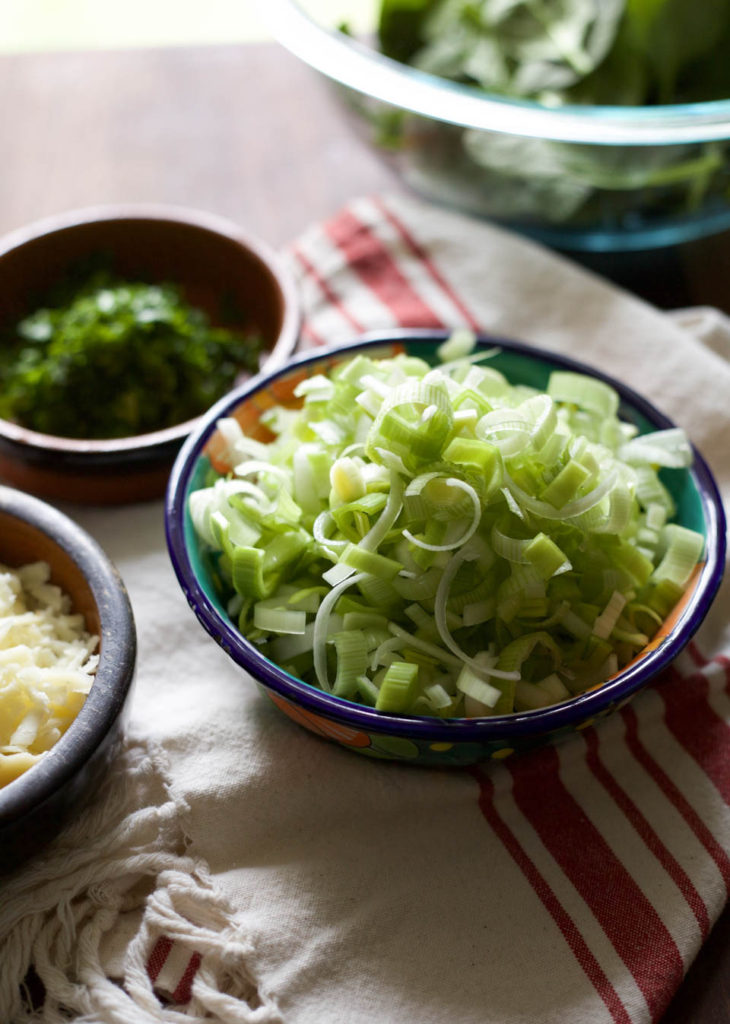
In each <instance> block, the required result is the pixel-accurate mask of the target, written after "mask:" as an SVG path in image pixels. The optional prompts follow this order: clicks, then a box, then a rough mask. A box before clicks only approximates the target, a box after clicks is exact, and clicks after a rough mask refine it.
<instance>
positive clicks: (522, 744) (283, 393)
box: [165, 330, 725, 765]
mask: <svg viewBox="0 0 730 1024" xmlns="http://www.w3.org/2000/svg"><path fill="white" fill-rule="evenodd" d="M447 336H448V332H445V331H433V330H396V331H390V332H388V333H383V334H377V335H369V336H367V337H366V338H365V339H363V340H360V341H358V342H356V343H354V344H352V345H346V346H342V347H340V348H337V349H330V350H317V351H315V352H313V353H309V354H307V355H305V356H303V357H302V358H299V359H297V360H296V361H294V362H293V363H292V364H290V365H289V366H288V367H287V368H285V369H281V370H278V371H276V372H275V373H273V374H270V375H267V376H266V377H263V378H261V379H259V380H257V381H254V382H252V383H251V384H250V385H249V386H248V387H243V388H241V389H239V390H238V391H237V392H236V393H235V394H232V395H230V396H229V397H228V398H226V399H225V400H224V401H222V402H220V403H218V404H217V405H216V406H215V407H214V408H212V409H211V410H210V411H209V413H208V414H207V415H206V416H205V417H204V418H203V420H202V421H201V423H200V424H199V426H198V427H197V428H196V430H195V431H194V432H193V434H191V436H190V438H189V439H188V441H187V442H186V444H185V445H184V447H183V449H182V450H181V452H180V454H179V456H178V458H177V460H176V462H175V465H174V467H173V470H172V474H171V477H170V484H169V488H168V495H167V501H166V510H165V515H166V530H167V541H168V548H169V552H170V556H171V560H172V564H173V567H174V570H175V573H176V574H177V578H178V581H179V583H180V585H181V587H182V589H183V591H184V593H185V596H186V597H187V600H188V602H189V604H190V606H191V608H192V609H193V611H194V612H195V614H196V615H197V617H198V620H199V621H200V623H201V625H202V626H203V628H204V629H205V630H206V631H207V632H208V633H209V634H210V635H211V636H212V637H213V638H214V639H215V640H216V641H217V642H218V643H219V644H220V645H221V647H222V648H223V649H224V650H225V651H226V653H227V654H228V655H229V657H230V658H231V659H232V660H233V661H234V662H235V663H236V664H237V665H239V666H240V667H241V668H242V669H243V670H244V671H245V672H246V673H248V674H249V675H250V676H251V677H253V679H254V680H255V681H256V682H257V683H258V685H259V687H260V688H261V689H262V691H263V692H264V693H265V694H266V695H267V697H268V698H269V699H270V700H272V701H273V702H274V703H275V704H276V705H277V707H279V708H280V709H281V710H282V711H283V712H284V713H285V714H287V715H289V717H290V718H292V719H294V720H295V721H297V722H298V723H300V724H301V725H304V726H305V727H307V728H308V729H310V730H311V731H312V732H315V733H317V734H319V735H321V736H325V737H327V738H328V739H331V740H334V741H336V742H339V743H341V744H342V745H344V746H346V747H349V748H351V749H353V750H357V751H358V752H360V753H364V754H368V755H370V756H374V757H381V758H392V759H398V760H402V761H407V762H410V763H418V764H440V765H447V764H451V765H453V764H468V763H472V762H475V761H478V760H481V759H485V758H502V757H506V756H508V755H510V754H512V753H514V752H515V751H522V750H526V749H529V748H530V747H532V746H534V745H536V744H539V743H544V742H546V741H548V740H554V739H557V738H559V737H562V736H565V735H568V734H570V733H572V732H573V731H574V730H576V729H581V728H585V727H586V726H588V725H590V724H591V723H593V722H594V721H596V720H597V719H600V718H602V717H603V716H605V715H608V714H610V713H611V712H613V711H615V710H616V709H617V708H619V707H620V706H621V705H622V704H623V703H624V702H625V701H627V700H629V699H630V698H631V697H632V696H633V695H634V694H635V693H637V692H638V691H639V690H641V689H642V688H643V687H644V686H646V685H647V684H648V683H649V682H650V681H651V680H652V679H654V678H655V677H656V676H657V675H658V674H659V673H660V672H661V671H662V670H663V669H664V668H666V667H667V666H668V665H669V664H670V662H671V661H672V660H673V659H674V658H675V657H676V656H677V654H678V653H679V652H680V651H681V650H682V648H683V647H684V646H685V644H687V642H688V641H689V640H690V638H691V637H692V635H693V634H694V633H695V632H696V630H697V629H698V627H699V625H700V623H701V622H702V620H703V618H704V617H705V615H706V614H707V611H708V610H709V608H710V605H711V603H712V600H713V598H714V596H715V594H716V592H717V588H718V587H719V585H720V580H721V578H722V573H723V569H724V564H725V516H724V512H723V508H722V503H721V500H720V496H719V493H718V490H717V486H716V484H715V482H714V479H713V477H712V474H711V472H710V470H709V468H708V467H707V465H706V463H705V462H704V461H703V459H702V457H701V456H700V455H699V453H695V461H694V464H693V466H692V468H691V469H683V470H672V471H671V474H670V479H668V480H667V486H668V487H669V488H670V491H671V493H672V495H673V498H674V501H675V503H676V506H677V515H676V521H677V522H679V523H681V524H682V525H684V526H687V527H689V528H691V529H693V530H696V531H698V532H700V533H702V535H703V536H704V538H705V554H704V561H703V564H702V566H701V569H700V571H699V572H698V573H697V574H696V576H695V578H694V580H693V582H692V584H691V585H690V586H689V587H688V589H687V591H686V592H685V594H684V596H683V598H682V599H681V601H680V603H679V605H678V606H677V607H676V608H675V609H674V611H673V612H672V613H671V615H670V616H669V618H668V619H667V621H666V622H665V623H664V624H663V626H662V627H661V628H660V629H659V631H658V633H657V635H656V636H655V637H654V638H653V639H652V641H651V642H650V644H649V646H648V647H647V648H645V650H644V651H643V652H642V653H641V654H640V655H639V657H638V658H637V659H636V660H635V661H633V662H632V663H631V664H630V665H628V666H627V667H626V668H624V669H623V670H622V671H621V672H620V673H618V675H616V676H614V677H613V678H612V679H611V680H610V681H608V682H607V683H605V684H604V685H603V686H601V687H599V688H598V689H595V690H593V691H591V692H586V693H584V694H581V695H579V696H576V697H573V698H571V699H570V700H566V701H564V702H562V703H560V704H555V705H553V706H550V707H547V708H543V709H540V710H536V711H529V712H519V713H515V714H511V715H503V716H494V717H489V718H472V719H468V718H461V719H437V718H429V717H417V716H408V715H396V714H387V713H383V712H380V711H376V710H374V709H373V708H369V707H365V706H363V705H359V704H355V703H352V702H350V701H347V700H344V699H341V698H338V697H335V696H333V695H331V694H328V693H324V692H323V691H321V690H319V689H317V688H315V687H313V686H310V685H308V684H306V683H304V682H302V681H300V680H298V679H296V678H295V677H293V676H292V675H290V674H288V673H287V672H285V671H283V670H282V669H281V668H280V667H278V666H277V665H275V664H274V663H272V662H271V661H269V660H267V659H266V658H265V657H264V656H263V655H262V654H261V652H260V650H259V649H258V648H257V647H256V646H255V645H254V644H252V643H251V642H249V641H248V640H247V639H246V638H245V637H244V636H242V634H241V633H240V632H239V630H238V629H237V627H236V626H235V624H234V623H233V622H232V621H231V620H230V618H229V617H228V615H227V614H226V610H225V606H224V604H223V602H222V599H221V597H220V595H219V593H218V591H217V589H216V583H215V576H214V572H213V569H212V565H211V563H210V561H209V560H208V558H207V556H206V552H205V550H204V546H203V545H201V544H200V542H199V541H198V539H197V537H196V534H195V532H194V529H193V526H192V522H191V520H190V516H189V510H188V505H189V496H190V494H191V493H192V492H193V491H194V490H196V489H197V488H199V487H202V486H204V485H205V480H206V476H207V474H208V473H209V470H210V467H211V461H210V452H211V444H212V445H213V447H215V444H216V441H217V440H218V439H217V438H216V424H217V421H218V420H219V419H220V418H221V417H228V416H235V417H236V418H237V419H238V420H239V422H240V423H241V424H242V425H243V426H244V429H245V430H248V429H251V430H253V429H255V426H256V424H257V423H258V417H259V415H260V410H262V409H264V408H267V407H270V406H271V404H272V403H281V402H284V403H286V402H287V401H289V400H291V399H292V394H293V389H294V387H295V386H296V384H297V383H299V382H300V381H301V380H302V378H303V377H307V376H310V375H313V374H315V373H325V372H326V371H327V369H328V367H331V366H332V365H334V364H337V363H339V362H341V361H343V360H345V359H349V358H351V357H353V356H356V355H358V354H367V355H370V356H372V357H374V358H384V357H388V356H391V355H394V354H396V353H397V352H402V351H405V352H406V353H408V354H409V355H415V356H419V357H421V358H424V359H426V360H427V361H429V362H431V363H435V362H436V350H437V348H438V346H439V345H440V344H441V343H442V342H443V341H444V340H445V338H446V337H447ZM479 344H480V345H482V346H485V347H494V346H497V347H498V350H499V351H498V353H497V354H496V355H494V357H493V359H492V360H490V366H492V367H494V368H495V369H497V370H500V371H502V372H503V373H504V374H505V376H506V377H507V379H508V380H509V381H510V382H511V383H512V384H527V385H530V386H532V387H536V388H540V389H544V388H545V386H546V384H547V380H548V377H549V374H550V373H551V371H552V370H554V369H567V370H573V371H576V372H579V373H584V374H589V375H592V376H594V377H596V378H598V379H600V380H603V381H606V382H607V383H609V384H610V385H611V386H612V387H613V388H614V389H615V390H616V391H617V392H618V395H619V397H620V402H621V406H620V413H619V414H620V416H621V418H622V419H624V420H626V421H628V422H631V423H634V424H635V425H636V426H637V427H638V428H639V430H640V431H647V430H655V429H664V428H667V427H670V426H671V425H672V424H671V422H670V420H668V418H667V417H666V416H664V415H663V414H662V413H661V412H659V410H657V409H656V408H654V406H652V405H651V404H650V403H649V402H647V401H646V400H645V399H644V398H642V397H641V396H639V395H638V394H636V393H635V392H634V391H632V390H631V389H630V388H628V387H626V386H625V385H624V384H622V383H620V382H619V381H616V380H613V379H612V378H610V377H608V376H606V375H605V374H602V373H600V372H598V371H596V370H593V369H591V368H590V367H587V366H585V365H584V364H582V363H579V362H577V361H575V360H573V359H569V358H566V357H564V356H560V355H557V354H553V353H549V352H546V351H544V350H539V349H536V348H534V347H531V346H529V345H525V344H521V343H519V342H514V341H510V340H507V339H502V338H493V337H481V338H480V339H479Z"/></svg>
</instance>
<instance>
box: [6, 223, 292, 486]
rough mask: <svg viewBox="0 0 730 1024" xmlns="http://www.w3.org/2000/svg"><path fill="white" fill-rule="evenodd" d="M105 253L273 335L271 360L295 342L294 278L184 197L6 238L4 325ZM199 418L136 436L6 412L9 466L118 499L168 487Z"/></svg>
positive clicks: (32, 477)
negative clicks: (92, 433)
mask: <svg viewBox="0 0 730 1024" xmlns="http://www.w3.org/2000/svg"><path fill="white" fill-rule="evenodd" d="M96 254H103V255H104V256H105V257H106V258H108V259H110V260H111V264H112V266H113V269H114V270H115V271H116V272H117V273H119V274H120V275H122V276H124V277H130V278H137V279H141V280H146V281H149V282H153V283H154V282H163V281H171V282H174V283H177V284H178V285H180V286H181V287H182V289H183V293H184V295H185V298H186V299H187V300H188V301H189V302H191V303H192V304H194V305H196V306H199V307H201V308H202V309H203V310H204V311H205V312H206V313H207V314H208V316H209V318H210V320H211V322H212V323H213V324H220V323H221V322H222V320H223V316H224V311H226V313H228V311H230V310H231V309H235V310H239V311H241V312H240V314H238V315H239V316H240V321H235V320H234V322H231V320H230V317H227V319H226V326H232V327H236V328H240V329H253V330H256V331H258V332H260V333H261V334H262V335H263V337H264V339H265V350H264V358H263V359H262V363H261V368H262V369H265V370H267V371H268V370H273V369H274V368H275V367H276V366H278V365H280V364H281V363H282V362H284V361H285V360H286V358H287V357H288V356H289V355H290V354H291V352H292V351H293V349H294V347H295V345H296V342H297V338H298V332H299V323H300V313H299V304H298V298H297V292H296V287H295V284H294V281H293V279H292V278H291V277H290V275H289V274H288V273H287V271H286V269H285V267H284V266H283V265H282V264H281V263H280V262H279V260H278V258H277V256H276V255H275V253H274V252H272V251H271V250H270V249H269V247H268V246H267V245H266V244H265V243H263V242H261V241H259V240H258V239H256V238H253V237H251V236H249V235H247V234H246V233H245V232H243V231H241V230H240V229H239V228H238V226H237V225H235V224H233V223H231V222H229V221H227V220H224V219H222V218H219V217H216V216H212V215H209V214H205V213H199V212H196V211H190V210H184V209H178V208H176V207H166V206H149V205H132V206H112V207H95V208H91V209H85V210H79V211H75V212H71V213H67V214H63V215H60V216H56V217H52V218H49V219H46V220H43V221H39V222H37V223H35V224H31V225H30V226H29V227H26V228H23V229H21V230H18V231H15V232H13V233H12V234H10V235H7V236H6V237H5V238H3V239H1V240H0V311H1V313H0V317H1V321H0V331H2V330H4V329H5V328H7V327H8V326H11V325H13V324H14V323H16V322H17V321H18V320H19V319H20V318H21V317H23V316H24V315H27V314H29V313H31V312H33V310H35V309H37V308H38V307H39V306H41V305H42V303H43V298H44V295H45V294H46V293H47V292H48V290H49V288H51V287H52V286H53V285H54V284H56V283H57V282H58V281H59V280H60V279H62V278H63V277H64V276H65V274H66V273H67V272H68V271H69V269H70V268H72V267H73V266H74V265H76V264H78V263H79V262H80V261H83V260H84V259H86V258H89V257H91V256H94V255H96ZM195 422H196V421H195V420H189V421H187V422H184V423H180V424H178V425H176V426H174V427H169V428H167V429H164V430H158V431H154V432H152V433H146V434H141V435H138V436H135V437H125V438H121V439H112V440H83V439H82V440H78V439H74V438H64V437H57V436H52V435H48V434H43V433H39V432H37V431H34V430H28V429H25V428H23V427H21V426H19V425H18V424H16V423H12V422H10V421H8V420H0V478H1V479H3V480H4V481H5V482H6V483H9V484H12V485H14V486H16V487H20V488H22V489H24V490H27V491H31V492H33V493H35V494H38V495H40V496H42V497H48V498H56V499H64V500H69V501H77V502H84V503H91V504H102V505H105V504H117V503H123V502H132V501H142V500H147V499H151V498H157V497H160V496H161V495H162V494H163V493H164V489H165V484H166V482H167V478H168V475H169V471H170V467H171V465H172V462H173V461H174V458H175V455H176V454H177V451H178V449H179V448H180V445H181V444H182V442H183V440H184V439H185V437H186V436H187V435H188V434H189V432H190V430H191V428H192V427H193V425H194V424H195Z"/></svg>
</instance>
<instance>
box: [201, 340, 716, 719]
mask: <svg viewBox="0 0 730 1024" xmlns="http://www.w3.org/2000/svg"><path fill="white" fill-rule="evenodd" d="M472 348H473V338H472V337H471V336H470V335H469V334H468V333H467V332H456V333H455V334H454V335H452V337H451V338H450V339H449V340H448V341H446V342H445V343H444V344H443V345H442V346H441V349H440V350H439V356H440V358H441V360H442V362H441V364H440V365H439V366H437V367H435V368H432V367H430V366H429V365H428V364H427V363H426V362H425V361H423V360H421V359H420V358H415V357H413V356H410V355H406V354H401V355H396V356H393V357H389V358H382V359H380V358H369V357H367V356H365V355H355V356H353V357H352V358H351V359H349V360H348V361H346V362H343V363H340V364H339V365H337V366H336V367H335V368H334V369H332V370H331V371H330V373H329V375H328V376H324V375H314V376H310V377H309V378H308V379H306V380H305V381H303V382H301V383H300V384H299V385H298V386H297V388H296V391H295V394H296V395H297V396H298V398H299V399H300V400H301V407H300V408H289V407H285V406H283V405H282V406H275V407H274V408H272V409H270V410H268V411H267V412H266V413H264V415H263V417H262V420H263V422H264V423H265V424H266V426H267V427H268V428H269V429H270V430H271V431H272V432H273V435H274V440H272V441H271V442H270V443H262V442H260V441H257V440H254V439H252V438H250V437H248V436H245V435H244V434H243V432H242V430H241V427H240V426H239V424H238V422H237V421H236V420H234V419H222V420H220V421H219V422H218V430H219V433H220V435H221V436H222V437H223V439H224V442H225V449H226V455H225V461H226V463H227V464H228V465H229V466H230V472H228V473H226V474H224V475H219V474H217V475H216V478H215V479H214V480H213V481H212V483H211V485H210V486H207V487H204V488H202V489H200V490H197V491H194V492H193V493H192V494H191V495H190V513H191V518H192V522H193V524H194V528H195V530H196V533H197V534H198V536H199V537H200V539H201V540H202V542H203V543H204V544H205V545H206V547H207V548H208V549H209V552H210V554H211V557H213V558H214V559H215V562H216V571H217V575H218V576H219V577H220V579H221V580H223V581H224V586H225V588H226V592H225V594H224V595H223V596H224V598H225V600H227V602H228V613H229V615H230V616H231V617H232V619H233V620H234V621H235V622H237V623H238V627H239V628H240V630H241V632H242V633H243V634H244V635H245V636H246V637H247V638H248V639H249V640H250V641H251V642H252V643H254V644H255V645H257V647H258V648H259V649H260V650H261V653H262V654H263V655H265V656H266V657H267V658H268V659H270V660H271V661H273V662H275V663H276V664H278V665H279V666H281V667H282V668H283V669H285V670H286V671H287V672H289V673H291V674H292V675H295V676H297V677H298V678H300V679H302V680H304V681H305V682H307V683H310V684H312V685H313V686H317V687H320V688H321V689H322V690H324V691H326V692H328V693H332V694H335V695H336V696H338V697H342V698H345V699H347V700H351V701H355V702H358V703H361V704H365V705H368V706H371V707H375V708H376V709H379V710H381V711H387V712H396V713H405V714H415V715H430V716H439V717H473V716H485V715H502V714H509V713H512V712H515V711H520V712H522V711H529V710H531V709H536V708H541V707H545V706H547V705H550V704H554V703H557V702H560V701H563V700H567V699H569V698H570V697H571V696H573V695H575V694H579V693H582V692H584V691H586V690H588V689H591V688H593V687H596V686H599V685H601V684H602V683H603V682H605V681H606V680H607V679H608V678H609V677H611V676H612V675H614V674H615V673H616V672H617V671H619V670H620V669H621V668H622V667H623V666H624V665H626V664H627V662H629V661H630V660H631V659H632V658H633V657H634V656H635V655H636V654H637V653H638V652H639V651H640V650H641V649H642V648H643V647H644V646H646V644H647V643H648V642H649V640H650V638H651V637H652V635H653V634H654V633H655V632H656V631H657V629H658V627H659V626H660V624H661V623H662V621H663V620H664V619H665V618H666V616H667V614H668V613H669V611H670V610H671V609H672V608H673V606H674V605H675V604H676V602H677V600H678V599H679V597H680V596H681V594H682V592H683V590H684V588H685V587H686V584H687V582H688V580H689V578H690V576H691V574H692V572H693V570H694V568H695V566H696V564H697V562H698V560H699V559H700V558H701V555H702V551H703V538H702V536H701V535H700V534H697V533H695V532H694V531H692V530H689V529H686V528H685V527H682V526H680V525H678V524H676V523H672V522H671V518H672V515H673V513H674V507H673V502H672V498H671V496H670V494H669V492H668V490H667V488H666V487H665V485H664V484H663V482H662V481H661V480H660V478H659V475H658V468H659V467H668V468H680V467H686V466H688V465H689V464H690V462H691V457H692V456H691V448H690V446H689V444H688V441H687V438H686V436H685V434H684V432H683V431H681V430H680V429H670V430H661V431H656V432H654V433H650V434H645V435H639V434H638V432H637V429H636V428H635V427H634V426H632V425H630V424H627V423H625V422H622V421H620V420H619V418H618V415H617V413H618V405H619V399H618V395H617V394H616V393H615V391H614V390H613V389H612V388H610V387H609V386H608V385H606V384H605V383H603V382H602V381H600V380H597V379H595V378H592V377H588V376H583V375H580V374H576V373H572V372H567V371H556V372H554V373H553V374H552V375H551V377H550V380H549V384H548V387H547V390H546V392H540V391H537V390H535V389H533V388H529V387H526V386H523V385H514V386H513V385H511V384H510V383H509V382H508V380H507V379H506V378H505V377H504V375H503V374H501V373H500V372H499V371H497V370H496V369H495V368H493V367H491V366H490V365H489V359H490V355H493V353H494V350H490V351H484V350H482V351H480V352H478V353H472V351H471V350H472Z"/></svg>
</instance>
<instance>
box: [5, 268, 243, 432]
mask: <svg viewBox="0 0 730 1024" xmlns="http://www.w3.org/2000/svg"><path fill="white" fill-rule="evenodd" d="M261 348H262V340H261V339H260V338H258V337H256V336H253V335H246V334H242V333H239V332H234V331H231V330H228V329H225V328H221V327H212V326H211V325H210V323H209V321H208V317H207V316H206V314H205V313H204V312H203V311H202V310H201V309H198V308H196V307H193V306H191V305H189V304H188V303H187V302H186V301H185V300H184V298H183V295H182V292H181V290H180V289H179V288H178V287H176V286H175V285H173V284H160V285H157V284H145V283H140V282H130V281H122V280H119V279H118V278H115V277H112V276H111V275H110V274H108V273H106V272H97V273H95V274H93V275H92V276H91V278H90V279H89V280H88V281H87V282H86V283H85V284H83V285H81V286H80V287H79V288H77V289H75V290H74V291H73V294H71V295H70V296H67V297H66V298H65V300H64V301H63V302H62V303H61V304H59V305H54V306H52V307H48V308H41V309H38V310H37V311H36V312H34V313H32V314H31V315H30V316H28V317H26V318H25V319H23V320H21V321H20V322H19V323H18V324H17V325H16V327H15V329H14V330H13V331H12V332H10V336H9V337H7V338H5V339H4V341H3V346H2V354H1V355H0V416H2V417H4V418H5V419H10V420H14V421H16V422H18V423H20V424H22V425H23V426H26V427H29V428H31V429H33V430H39V431H42V432H44V433H49V434H56V435H60V436H63V437H83V438H112V437H125V436H130V435H134V434H141V433H146V432H148V431H152V430H158V429H161V428H163V427H168V426H172V425H174V424H176V423H181V422H183V421H185V420H187V419H190V418H191V417H193V416H197V415H199V414H200V413H202V412H203V411H204V410H205V409H206V408H208V406H209V405H211V404H212V402H213V401H215V400H216V399H217V398H219V397H220V396H221V395H222V394H224V393H225V391H226V390H228V389H229V388H230V387H231V386H232V385H233V383H234V381H235V379H236V377H237V376H238V375H239V374H240V373H241V372H242V371H245V370H248V371H254V370H256V369H257V367H258V360H259V355H260V352H261Z"/></svg>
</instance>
